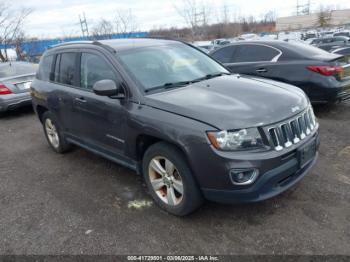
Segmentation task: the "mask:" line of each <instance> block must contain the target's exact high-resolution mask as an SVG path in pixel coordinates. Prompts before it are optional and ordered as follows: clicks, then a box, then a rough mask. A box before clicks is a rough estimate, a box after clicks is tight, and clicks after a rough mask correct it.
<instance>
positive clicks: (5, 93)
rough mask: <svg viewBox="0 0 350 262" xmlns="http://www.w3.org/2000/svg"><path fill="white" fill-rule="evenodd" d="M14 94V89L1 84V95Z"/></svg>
mask: <svg viewBox="0 0 350 262" xmlns="http://www.w3.org/2000/svg"><path fill="white" fill-rule="evenodd" d="M9 94H12V91H11V90H10V89H8V88H7V87H6V86H5V85H0V96H1V95H9Z"/></svg>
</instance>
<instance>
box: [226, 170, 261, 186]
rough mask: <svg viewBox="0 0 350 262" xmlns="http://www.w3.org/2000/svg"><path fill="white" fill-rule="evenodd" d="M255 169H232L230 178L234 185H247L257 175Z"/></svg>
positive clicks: (257, 172)
mask: <svg viewBox="0 0 350 262" xmlns="http://www.w3.org/2000/svg"><path fill="white" fill-rule="evenodd" d="M258 174H259V171H258V170H257V169H255V168H254V169H232V170H231V171H230V178H231V181H232V183H233V184H234V185H241V186H242V185H249V184H252V183H253V182H254V181H255V180H256V178H257V177H258Z"/></svg>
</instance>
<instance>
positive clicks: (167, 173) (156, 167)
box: [148, 156, 184, 206]
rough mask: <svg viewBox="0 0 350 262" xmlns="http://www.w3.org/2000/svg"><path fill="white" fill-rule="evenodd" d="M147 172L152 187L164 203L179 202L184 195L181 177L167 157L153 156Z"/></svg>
mask: <svg viewBox="0 0 350 262" xmlns="http://www.w3.org/2000/svg"><path fill="white" fill-rule="evenodd" d="M148 174H149V178H150V182H151V185H152V189H153V190H154V192H155V193H156V194H157V196H158V197H159V198H160V199H161V200H162V201H163V202H164V203H166V204H168V205H170V206H177V205H179V204H180V203H181V201H182V199H183V195H184V187H183V182H182V177H181V175H180V173H179V171H178V170H177V168H176V166H175V165H174V164H173V163H172V162H171V161H170V160H169V159H167V158H165V157H161V156H157V157H154V158H153V159H152V160H151V161H150V163H149V166H148Z"/></svg>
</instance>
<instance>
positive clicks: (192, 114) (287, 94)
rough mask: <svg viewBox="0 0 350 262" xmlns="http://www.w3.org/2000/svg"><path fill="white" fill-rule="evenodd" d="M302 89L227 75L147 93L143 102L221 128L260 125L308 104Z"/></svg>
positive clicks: (293, 112)
mask: <svg viewBox="0 0 350 262" xmlns="http://www.w3.org/2000/svg"><path fill="white" fill-rule="evenodd" d="M308 103H309V102H308V99H307V98H306V96H305V94H304V92H303V91H302V90H300V89H299V88H297V87H294V86H291V85H287V84H284V83H280V82H276V81H272V80H267V79H261V78H256V77H246V76H244V77H243V76H240V75H229V76H221V77H217V78H213V79H210V80H206V81H202V82H199V83H194V84H191V85H188V86H186V87H181V88H177V89H172V90H168V91H164V92H160V93H155V94H151V95H148V96H146V100H145V104H147V105H149V106H152V107H155V108H158V109H161V110H165V111H168V112H172V113H175V114H178V115H182V116H185V117H188V118H192V119H196V120H198V121H201V122H204V123H206V124H209V125H211V126H213V127H215V128H218V129H221V130H231V129H240V128H248V127H256V126H263V125H267V124H272V123H275V122H278V121H281V120H284V119H286V118H289V117H291V116H293V115H295V114H297V113H298V112H300V111H302V110H304V109H305V108H306V106H307V105H308Z"/></svg>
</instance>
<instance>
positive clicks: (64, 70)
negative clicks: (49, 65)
mask: <svg viewBox="0 0 350 262" xmlns="http://www.w3.org/2000/svg"><path fill="white" fill-rule="evenodd" d="M76 63H77V53H73V52H71V53H62V54H59V55H58V56H57V59H56V65H55V81H56V82H58V83H61V84H65V85H71V86H73V85H75V83H76V79H77V78H76V77H77V74H76Z"/></svg>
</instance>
